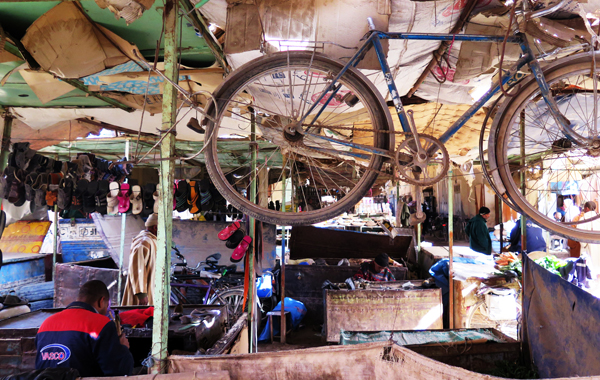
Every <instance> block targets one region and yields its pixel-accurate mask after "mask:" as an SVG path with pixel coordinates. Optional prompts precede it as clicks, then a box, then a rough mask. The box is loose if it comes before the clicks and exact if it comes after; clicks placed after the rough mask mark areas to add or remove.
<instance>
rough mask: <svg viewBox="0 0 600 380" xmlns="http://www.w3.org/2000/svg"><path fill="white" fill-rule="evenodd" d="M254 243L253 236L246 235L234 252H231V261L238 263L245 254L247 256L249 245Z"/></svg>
mask: <svg viewBox="0 0 600 380" xmlns="http://www.w3.org/2000/svg"><path fill="white" fill-rule="evenodd" d="M251 243H252V238H251V237H250V236H244V238H243V239H242V241H241V242H240V244H239V245H238V246H237V247H235V249H234V250H233V253H232V254H231V259H230V260H231V262H233V263H237V262H239V261H242V259H243V258H244V256H246V252H248V247H250V244H251Z"/></svg>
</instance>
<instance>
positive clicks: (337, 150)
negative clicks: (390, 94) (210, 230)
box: [205, 51, 392, 226]
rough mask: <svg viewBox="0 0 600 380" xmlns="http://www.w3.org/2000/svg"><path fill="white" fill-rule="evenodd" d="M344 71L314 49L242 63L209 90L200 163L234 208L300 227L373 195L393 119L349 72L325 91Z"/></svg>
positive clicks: (366, 83)
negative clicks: (211, 94) (254, 192)
mask: <svg viewBox="0 0 600 380" xmlns="http://www.w3.org/2000/svg"><path fill="white" fill-rule="evenodd" d="M343 67H344V65H343V64H342V63H341V62H338V61H335V60H332V59H329V58H327V57H325V56H323V55H320V54H317V53H314V52H306V51H295V52H281V53H276V54H273V55H269V56H265V57H261V58H258V59H256V60H254V61H251V62H249V63H248V64H246V65H244V66H242V67H241V68H239V69H238V70H236V71H235V72H234V73H233V74H232V75H231V76H230V77H229V78H227V80H226V81H225V82H224V83H223V84H222V85H221V86H220V87H219V88H218V89H217V90H216V91H215V96H214V97H215V99H216V105H217V106H216V109H215V107H214V103H212V104H211V105H209V107H208V108H207V112H208V114H209V115H213V116H214V120H215V121H214V122H210V121H209V122H208V123H207V126H206V127H207V128H206V134H205V136H206V138H207V141H206V143H207V144H208V146H207V150H206V151H205V158H206V166H207V169H208V172H209V174H210V176H211V178H212V180H213V183H214V185H215V186H216V187H217V189H218V190H219V191H220V192H221V194H222V195H223V196H224V197H225V198H226V199H227V200H228V201H229V202H230V203H231V204H233V205H234V206H235V207H237V208H238V209H240V210H242V211H243V212H245V213H246V214H248V215H250V216H252V217H254V218H256V219H259V220H261V221H263V222H267V223H271V224H278V225H292V226H293V225H303V224H311V223H317V222H321V221H324V220H327V219H331V218H333V217H335V216H337V215H339V214H341V213H343V212H344V211H347V210H348V209H350V208H351V207H353V206H354V205H355V204H356V203H357V202H358V201H359V200H360V199H361V198H362V197H363V195H364V194H365V192H366V191H368V190H369V189H370V188H371V186H372V185H373V183H374V182H375V180H376V178H377V175H378V174H379V173H380V172H381V169H382V164H383V156H382V152H387V150H388V149H389V140H390V135H389V133H385V132H386V131H388V128H389V126H390V125H392V123H391V118H390V114H389V111H388V109H387V106H386V105H385V102H384V101H383V99H382V98H381V95H380V94H379V92H378V91H377V89H376V88H375V87H374V86H373V84H371V82H370V81H369V80H368V79H367V78H366V77H365V76H364V75H363V74H362V73H360V71H358V70H357V69H355V68H349V69H347V71H346V72H344V74H343V75H342V76H341V77H340V78H339V80H338V81H336V82H335V84H334V86H333V87H332V88H331V89H330V90H329V91H327V92H326V90H327V88H328V86H329V85H330V84H332V82H333V80H334V79H335V78H336V76H337V75H338V74H339V73H340V72H341V71H342V69H343ZM325 92H326V93H325ZM323 93H325V95H324V97H322V98H321V95H322V94H323ZM330 97H331V99H330ZM328 99H329V102H328ZM315 103H316V106H315V107H314V108H313V109H312V110H311V107H312V106H313V105H315ZM374 151H377V152H378V154H375V153H374ZM384 155H385V154H384ZM253 165H255V166H253ZM254 185H256V188H257V189H258V190H257V197H256V198H255V199H252V197H251V196H250V195H251V188H252V187H253V186H254Z"/></svg>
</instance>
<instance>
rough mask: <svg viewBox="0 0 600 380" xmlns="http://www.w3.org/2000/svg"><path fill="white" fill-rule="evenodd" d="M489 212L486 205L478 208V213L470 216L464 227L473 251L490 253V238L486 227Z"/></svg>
mask: <svg viewBox="0 0 600 380" xmlns="http://www.w3.org/2000/svg"><path fill="white" fill-rule="evenodd" d="M490 212H491V211H490V209H489V208H487V207H482V208H480V209H479V214H478V215H475V216H474V217H472V218H471V219H470V220H469V221H468V222H467V225H466V227H465V233H466V234H467V236H468V237H469V247H471V249H472V250H473V251H476V252H480V253H483V254H486V255H491V254H492V239H491V238H490V233H489V231H488V227H487V220H488V219H489V218H490Z"/></svg>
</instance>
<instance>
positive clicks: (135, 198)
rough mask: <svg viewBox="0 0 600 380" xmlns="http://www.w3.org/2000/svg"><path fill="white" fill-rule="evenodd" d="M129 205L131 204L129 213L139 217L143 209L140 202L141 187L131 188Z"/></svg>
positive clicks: (142, 203) (142, 204)
mask: <svg viewBox="0 0 600 380" xmlns="http://www.w3.org/2000/svg"><path fill="white" fill-rule="evenodd" d="M129 203H131V213H132V214H133V215H139V214H141V213H142V210H143V209H144V202H143V201H142V187H141V186H139V185H134V186H132V187H131V195H130V196H129Z"/></svg>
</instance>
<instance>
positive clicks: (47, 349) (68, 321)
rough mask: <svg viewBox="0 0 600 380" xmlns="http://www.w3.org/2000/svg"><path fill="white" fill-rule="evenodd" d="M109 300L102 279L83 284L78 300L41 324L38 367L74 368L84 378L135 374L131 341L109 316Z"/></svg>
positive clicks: (38, 341) (37, 342) (36, 339)
mask: <svg viewBox="0 0 600 380" xmlns="http://www.w3.org/2000/svg"><path fill="white" fill-rule="evenodd" d="M109 299H110V294H109V293H108V289H107V288H106V285H105V284H104V283H103V282H102V281H99V280H92V281H88V282H86V283H85V284H83V285H82V286H81V288H80V289H79V294H78V295H77V301H75V302H72V303H71V304H69V306H67V308H66V309H65V310H63V311H61V312H59V313H56V314H54V315H52V316H50V317H48V318H47V319H46V320H45V321H44V322H43V323H42V325H41V326H40V329H39V330H38V333H37V335H36V337H35V344H36V348H37V355H36V358H35V368H36V369H46V368H73V369H76V370H77V371H79V375H80V376H81V377H98V376H128V375H131V373H132V371H133V356H132V355H131V352H129V341H128V340H127V338H126V337H125V335H124V334H121V336H119V335H118V334H117V328H116V326H115V323H114V322H113V321H111V320H110V319H109V318H108V317H107V316H106V313H107V311H108V303H109Z"/></svg>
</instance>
